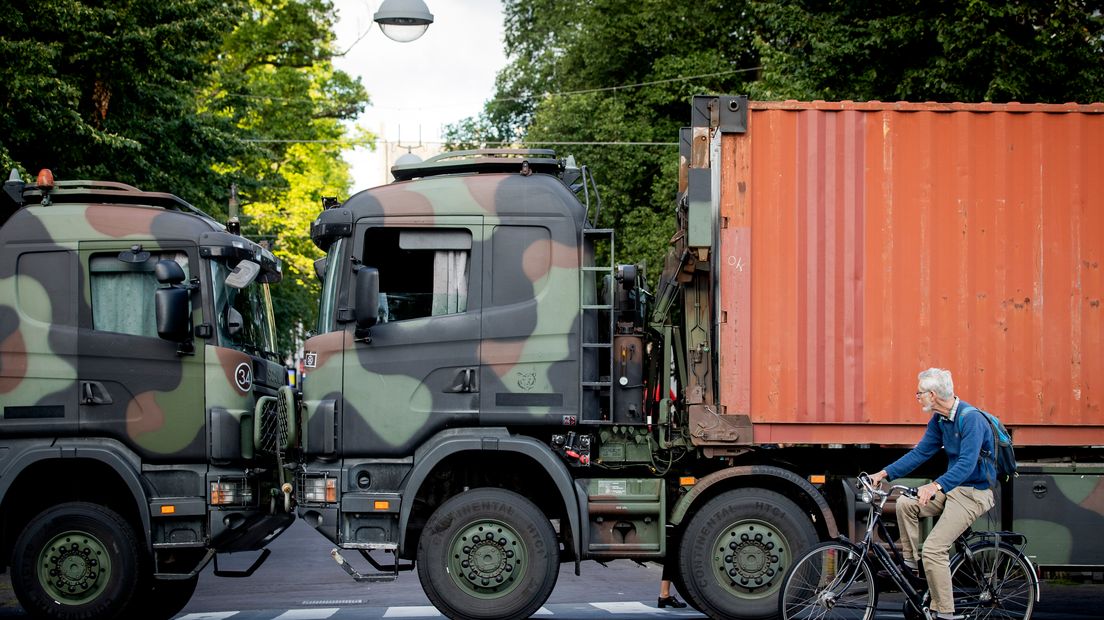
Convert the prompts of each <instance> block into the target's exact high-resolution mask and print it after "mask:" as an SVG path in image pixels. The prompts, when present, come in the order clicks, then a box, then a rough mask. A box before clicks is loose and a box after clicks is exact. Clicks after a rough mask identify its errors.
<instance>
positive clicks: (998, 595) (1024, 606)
mask: <svg viewBox="0 0 1104 620" xmlns="http://www.w3.org/2000/svg"><path fill="white" fill-rule="evenodd" d="M970 550H971V551H972V552H973V561H970V559H968V558H967V557H966V556H965V555H959V556H957V557H956V558H955V560H954V562H952V563H951V588H952V591H953V595H954V603H955V613H958V614H964V615H965V616H966V617H968V618H971V620H973V619H977V620H989V619H992V620H1027V619H1028V618H1030V617H1031V612H1032V611H1034V609H1035V593H1036V592H1037V590H1038V586H1037V583H1038V581H1037V578H1036V576H1035V571H1034V570H1033V569H1032V568H1031V565H1030V564H1029V563H1028V562H1027V560H1025V559H1024V557H1023V555H1021V554H1020V552H1019V551H1018V550H1017V549H1016V548H1015V547H1012V546H1009V545H1005V544H1001V545H1000V546H996V545H994V544H993V543H991V542H981V543H976V544H974V545H971V546H970Z"/></svg>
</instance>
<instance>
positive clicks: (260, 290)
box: [211, 261, 279, 361]
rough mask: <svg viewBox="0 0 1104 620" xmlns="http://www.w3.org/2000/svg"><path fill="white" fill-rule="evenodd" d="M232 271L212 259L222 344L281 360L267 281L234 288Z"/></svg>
mask: <svg viewBox="0 0 1104 620" xmlns="http://www.w3.org/2000/svg"><path fill="white" fill-rule="evenodd" d="M232 271H233V266H231V265H228V264H226V263H224V262H221V261H211V287H212V289H213V290H214V293H215V316H216V317H217V320H216V322H217V324H218V339H219V344H221V345H222V346H226V347H230V348H233V349H238V350H239V351H243V352H245V353H250V354H253V355H259V356H261V357H266V358H268V359H271V360H276V361H278V360H279V355H277V353H276V325H275V322H274V320H273V313H272V297H271V295H270V294H269V290H268V284H264V283H260V282H253V283H252V284H250V285H249V286H246V287H245V288H242V289H238V288H234V287H232V286H229V285H228V284H226V278H227V276H229V275H230V273H231V272H232Z"/></svg>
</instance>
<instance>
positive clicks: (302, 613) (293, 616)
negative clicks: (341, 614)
mask: <svg viewBox="0 0 1104 620" xmlns="http://www.w3.org/2000/svg"><path fill="white" fill-rule="evenodd" d="M337 609H338V608H337V607H323V608H321V609H289V610H287V611H285V612H284V613H282V614H280V615H279V616H276V617H275V618H273V619H272V620H325V619H326V618H329V617H330V616H332V615H334V614H336V613H337Z"/></svg>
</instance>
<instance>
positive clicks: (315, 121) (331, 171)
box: [200, 0, 371, 352]
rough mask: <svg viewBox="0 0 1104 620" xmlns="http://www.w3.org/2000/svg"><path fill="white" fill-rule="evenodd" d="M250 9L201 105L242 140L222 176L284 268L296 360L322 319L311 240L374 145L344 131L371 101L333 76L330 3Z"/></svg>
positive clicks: (279, 314)
mask: <svg viewBox="0 0 1104 620" xmlns="http://www.w3.org/2000/svg"><path fill="white" fill-rule="evenodd" d="M247 8H248V11H247V12H245V13H244V14H243V15H242V16H241V18H240V19H239V21H238V22H237V23H236V25H235V27H234V29H233V30H232V31H231V32H230V34H229V35H228V36H227V37H226V38H225V40H224V41H223V44H222V47H221V49H220V53H219V57H218V60H217V62H215V64H214V66H213V72H212V80H211V84H210V86H209V87H208V88H207V89H205V90H204V92H203V94H202V97H201V99H200V101H201V105H202V109H204V111H205V112H206V111H209V113H211V114H213V115H215V116H216V117H218V118H219V119H221V120H222V121H224V122H227V123H229V124H230V125H232V126H233V127H234V128H235V133H236V135H237V136H238V138H239V139H240V140H241V141H243V142H242V145H243V146H242V148H241V150H240V152H239V153H237V154H236V156H235V157H234V158H233V159H230V160H227V161H226V162H224V163H222V164H220V165H219V166H216V169H217V170H219V171H220V172H222V173H223V174H224V175H225V176H226V177H228V178H230V179H233V180H234V181H235V182H236V183H237V184H238V187H239V191H240V196H241V201H242V205H243V207H242V222H243V228H242V230H243V232H244V234H246V236H248V237H251V238H254V239H263V240H266V241H268V242H269V243H270V244H271V245H272V247H273V251H274V252H275V253H276V255H277V257H279V258H280V259H281V260H282V261H283V263H284V281H283V282H281V284H280V285H278V286H275V287H273V291H272V294H273V303H274V306H275V310H276V322H277V327H278V328H279V333H278V335H279V339H280V343H279V344H280V349H281V351H284V352H287V351H289V350H291V349H292V348H293V347H294V345H295V343H296V341H297V340H299V339H300V338H301V337H302V336H303V332H304V331H305V330H308V329H310V328H312V327H313V326H314V323H315V320H316V316H317V307H318V305H317V299H318V294H319V291H318V281H317V279H316V277H315V275H314V268H313V262H314V260H315V259H317V258H319V257H320V255H321V253H320V252H319V251H318V249H317V248H316V247H315V246H314V244H313V243H312V242H311V240H310V236H309V235H308V234H307V233H308V231H309V230H310V222H311V221H312V220H313V219H314V217H315V216H316V214H317V213H318V211H319V210H320V209H321V204H322V197H323V196H339V195H342V194H344V193H346V192H347V191H348V189H349V187H350V185H351V178H350V176H349V168H348V165H347V164H346V163H345V162H344V161H343V160H342V159H341V151H342V150H343V149H345V148H349V147H351V146H354V145H357V144H365V143H367V142H368V141H370V140H371V135H370V134H367V133H365V132H359V133H357V135H352V136H350V135H348V133H349V130H348V129H347V127H346V125H345V124H344V121H347V120H351V119H353V118H355V117H356V116H357V115H358V114H359V113H360V112H361V111H362V110H363V108H364V106H365V105H366V104H367V101H368V95H367V93H366V92H365V91H364V87H363V86H362V85H361V84H360V82H359V81H358V80H354V79H353V78H351V77H350V76H349V75H348V74H346V73H343V72H340V71H336V70H335V69H334V68H333V65H332V62H331V58H332V57H333V56H334V54H335V49H334V41H333V20H334V16H333V9H332V6H331V5H330V3H329V1H328V0H296V1H286V0H249V3H248V7H247Z"/></svg>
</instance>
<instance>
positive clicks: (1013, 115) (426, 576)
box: [297, 97, 1104, 619]
mask: <svg viewBox="0 0 1104 620" xmlns="http://www.w3.org/2000/svg"><path fill="white" fill-rule="evenodd" d="M1102 145H1104V106H1101V105H1099V104H1096V105H1091V106H1078V105H1065V106H1021V105H1007V106H994V105H964V104H953V105H941V104H882V103H862V104H859V103H849V102H844V103H824V102H816V103H796V102H786V103H751V104H749V102H747V100H746V99H742V98H733V97H701V98H696V99H695V101H694V106H693V123H692V127H690V128H688V129H686V130H684V132H683V134H682V147H681V159H682V167H681V172H680V177H681V178H680V191H679V193H678V201H677V214H678V221H679V227H678V229H677V230H676V231H675V235H674V237H673V240H672V248H671V252H670V254H669V256H668V259H667V263H666V265H665V266H664V269H663V273H662V276H661V277H660V280H659V287H658V289H657V290H656V291H655V294H654V295H653V294H651V293H649V292H648V291H647V290H645V286H644V279H643V278H642V277H641V274H640V273H639V272H638V271H637V269H636V268H634V267H631V266H618V265H617V263H616V260H615V257H616V252H615V244H614V234H613V232H612V231H610V230H604V229H596V228H594V227H593V226H592V225H591V222H592V221H593V220H594V219H595V216H596V213H595V212H596V208H591V207H588V205H587V204H586V203H588V202H591V201H592V200H593V199H594V198H595V197H596V195H595V193H594V191H593V184H592V183H590V182H589V179H590V175H589V174H587V173H586V172H585V171H580V170H576V169H574V168H573V167H572V166H571V165H567V166H565V165H563V163H561V161H559V160H557V159H556V158H555V157H554V156H553V155H552V154H551V153H550V152H547V151H530V152H526V153H524V154H520V155H519V154H513V155H511V154H509V153H502V152H480V153H472V154H467V155H456V154H453V155H447V156H444V157H441V158H437V159H433V160H429V161H427V162H424V163H417V164H408V165H399V166H396V167H395V168H394V169H393V170H394V173H395V176H396V179H397V181H396V182H395V183H392V184H389V185H385V186H381V187H377V188H374V189H370V190H367V191H364V192H361V193H359V194H356V195H354V196H352V197H351V198H349V199H348V200H347V201H345V202H344V203H342V204H334V203H331V204H330V205H329V208H327V209H325V210H324V211H323V212H322V213H321V215H320V216H319V217H318V219H317V220H316V221H315V222H314V224H313V225H312V228H311V236H312V238H313V239H314V241H315V243H316V244H317V245H318V246H319V247H320V248H322V249H323V250H324V251H326V253H327V255H326V258H325V259H324V260H323V261H321V262H320V264H319V265H318V267H319V269H318V271H319V273H320V275H321V276H322V278H323V288H322V300H321V307H320V324H319V328H318V334H317V335H316V336H314V337H313V338H311V339H309V340H308V341H307V342H306V345H305V353H304V366H305V371H306V377H305V379H304V382H303V387H302V390H303V391H302V399H303V411H304V415H303V418H302V429H301V430H302V436H301V449H302V454H303V468H302V470H301V472H300V473H299V475H298V483H297V484H298V490H297V493H298V497H297V499H298V502H299V508H298V511H299V514H300V515H301V516H302V517H303V518H304V519H305V520H306V521H307V522H308V523H310V524H311V525H313V526H314V527H315V528H317V529H318V530H319V531H320V532H321V533H323V534H324V535H325V536H326V537H327V538H329V539H330V540H332V541H334V542H335V543H336V544H337V545H338V546H339V547H340V548H341V549H344V550H356V551H359V552H361V553H363V555H364V556H365V557H366V558H368V560H369V561H370V562H371V563H372V564H373V566H375V568H374V570H373V571H372V572H371V573H364V572H362V571H360V570H357V569H355V568H353V566H352V565H351V563H350V562H349V558H347V557H345V556H350V555H351V554H350V553H349V552H348V551H346V552H345V554H344V555H342V553H341V552H339V551H338V550H335V551H334V555H335V559H337V560H338V561H339V562H340V563H342V565H343V566H344V567H345V568H346V570H348V571H349V572H350V573H351V574H353V575H354V576H355V577H357V578H358V579H362V580H382V579H386V578H390V577H393V576H394V575H395V574H396V573H397V572H398V571H399V570H401V569H403V568H409V567H410V565H411V563H410V561H414V563H415V564H416V568H417V571H418V575H419V578H420V579H421V582H422V585H423V586H424V589H425V591H426V593H427V595H428V596H429V598H430V599H431V600H432V602H433V603H434V605H436V606H437V607H438V608H439V609H440V610H441V611H442V612H444V613H445V614H446V615H448V616H449V617H452V618H457V619H460V618H465V619H471V618H524V617H528V616H530V615H532V614H534V613H536V612H537V611H538V610H539V608H540V606H541V604H542V603H544V602H545V600H546V599H547V597H548V596H549V594H550V592H551V591H552V589H553V587H554V585H555V582H556V576H557V568H558V566H559V564H560V563H562V562H575V563H576V569H577V570H578V562H579V561H581V560H587V559H594V560H603V561H604V560H612V559H618V558H630V559H634V560H641V561H644V560H655V561H660V562H665V563H670V564H673V565H674V571H673V572H674V573H675V575H676V577H675V581H676V584H677V586H678V588H679V590H680V591H681V592H683V593H684V594H685V595H686V597H687V598H688V600H689V601H690V602H691V603H692V604H693V605H694V606H695V607H697V608H699V609H701V610H703V611H704V612H706V613H707V614H708V615H710V616H711V617H713V618H768V617H772V616H774V615H775V613H776V611H777V593H778V588H779V585H780V582H781V579H782V575H783V573H784V572H785V570H786V568H787V567H788V566H789V565H790V563H791V561H792V560H793V559H794V558H795V557H797V556H798V554H800V553H801V551H802V550H803V549H804V548H806V547H807V546H809V545H811V544H813V543H814V542H816V541H817V540H821V539H826V538H829V537H833V536H836V535H838V534H841V533H842V534H847V535H850V536H852V537H854V536H855V533H856V532H861V531H863V528H864V524H863V523H861V519H862V518H863V517H862V515H865V514H866V511H865V510H863V509H862V507H861V506H859V505H858V501H857V499H856V497H855V494H854V492H853V489H854V486H853V477H854V476H855V475H857V474H858V473H859V472H860V471H862V470H866V471H877V470H878V469H880V468H881V467H883V466H884V465H885V464H887V463H889V462H890V461H891V460H892V459H894V458H896V457H897V456H899V455H900V454H901V451H902V450H903V449H904V448H905V447H908V446H911V445H912V444H914V443H915V442H916V441H917V439H918V438H919V437H920V435H921V434H922V432H923V426H924V424H925V423H926V422H927V418H928V416H927V415H926V414H924V413H923V412H921V411H920V410H919V408H918V407H917V406H916V403H915V400H914V397H913V391H914V390H915V385H916V376H917V373H918V372H919V371H920V370H923V369H925V368H927V367H929V366H943V367H950V368H951V369H953V371H954V376H955V380H956V387H957V391H958V392H959V393H960V394H962V395H963V396H964V397H966V398H968V399H969V400H970V401H971V402H974V403H977V404H978V405H979V406H981V407H983V408H986V409H988V410H990V411H992V412H994V413H996V414H998V415H1000V416H1001V417H1002V419H1003V420H1004V422H1005V423H1006V424H1007V425H1008V426H1009V427H1011V428H1013V429H1014V431H1015V433H1016V436H1015V439H1016V444H1017V450H1018V455H1019V457H1020V461H1021V466H1020V476H1019V477H1018V478H1016V479H1015V481H1014V482H1013V483H1012V484H1011V485H1007V486H1006V487H1005V489H1004V491H1003V498H1002V500H1003V501H1002V505H1001V508H1000V509H999V510H997V511H994V513H993V518H994V519H996V520H1002V521H1004V525H1005V526H1006V527H1015V528H1016V529H1018V530H1020V531H1024V532H1026V533H1027V534H1028V539H1029V541H1030V546H1029V547H1028V552H1029V553H1031V554H1033V556H1034V557H1035V559H1036V560H1037V561H1038V562H1039V563H1041V564H1043V565H1046V566H1086V565H1097V564H1100V561H1101V558H1104V549H1102V548H1101V543H1100V542H1094V541H1099V540H1100V537H1099V536H1098V535H1095V534H1093V532H1097V531H1098V529H1097V528H1099V527H1100V526H1101V525H1104V515H1102V513H1104V510H1102V509H1101V508H1100V507H1101V505H1102V503H1101V501H1100V498H1101V497H1104V484H1102V478H1101V476H1100V474H1101V472H1102V471H1104V459H1102V458H1101V457H1102V453H1101V450H1100V448H1099V446H1101V445H1104V420H1102V419H1101V418H1102V416H1101V398H1102V392H1101V388H1102V386H1104V361H1102V358H1101V356H1100V355H1099V351H1100V349H1101V345H1102V344H1104V343H1102V342H1101V338H1102V332H1104V321H1102V320H1101V309H1100V300H1101V297H1102V296H1104V281H1102V277H1101V265H1102V264H1104V250H1102V245H1104V219H1102V218H1104V203H1102V201H1104V187H1102V186H1101V183H1102V179H1104V175H1101V174H1100V169H1099V165H1100V161H1101V159H1100V154H1101V153H1102V152H1104V147H1102ZM580 195H581V196H582V197H583V200H582V201H581V200H580V199H579V196H580ZM672 368H673V370H672ZM1094 446H1096V447H1094ZM941 467H942V465H941V464H939V463H933V464H932V466H931V469H930V474H938V473H941V472H942V470H941V469H940V468H941ZM920 475H924V473H923V472H920ZM986 529H999V526H998V527H993V528H986ZM1073 541H1077V543H1076V544H1073ZM378 552H391V553H393V554H394V555H395V557H394V558H392V559H390V560H387V561H381V560H380V558H379V556H380V553H378ZM373 554H374V555H373Z"/></svg>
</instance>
